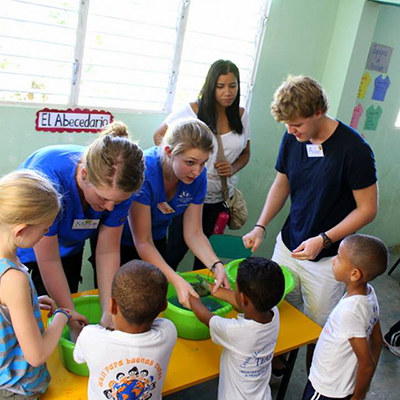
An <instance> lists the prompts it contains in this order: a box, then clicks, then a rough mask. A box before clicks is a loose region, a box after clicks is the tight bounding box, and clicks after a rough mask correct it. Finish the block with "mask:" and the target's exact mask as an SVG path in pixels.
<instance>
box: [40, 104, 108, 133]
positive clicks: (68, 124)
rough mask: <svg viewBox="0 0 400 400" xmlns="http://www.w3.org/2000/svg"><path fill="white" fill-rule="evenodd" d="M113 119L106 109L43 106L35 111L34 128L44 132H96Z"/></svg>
mask: <svg viewBox="0 0 400 400" xmlns="http://www.w3.org/2000/svg"><path fill="white" fill-rule="evenodd" d="M113 120H114V117H113V115H112V114H111V113H110V112H108V111H98V110H89V109H83V110H82V109H80V108H75V109H70V108H69V109H67V110H51V109H48V108H44V109H43V110H39V111H38V112H37V113H36V121H35V129H36V130H37V131H44V132H91V133H97V132H99V131H100V130H101V129H103V128H104V127H105V126H106V125H108V124H110V123H111V122H113Z"/></svg>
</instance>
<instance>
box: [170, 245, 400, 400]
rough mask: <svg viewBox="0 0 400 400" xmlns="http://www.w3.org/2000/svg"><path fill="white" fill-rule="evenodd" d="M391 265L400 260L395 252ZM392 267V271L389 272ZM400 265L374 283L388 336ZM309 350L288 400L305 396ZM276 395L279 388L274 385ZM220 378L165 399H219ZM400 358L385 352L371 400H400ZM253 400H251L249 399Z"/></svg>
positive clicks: (399, 300)
mask: <svg viewBox="0 0 400 400" xmlns="http://www.w3.org/2000/svg"><path fill="white" fill-rule="evenodd" d="M390 255H391V261H390V263H389V266H391V265H393V263H394V261H395V260H396V259H397V257H399V256H400V255H399V254H394V252H391V254H390ZM389 269H390V267H389V268H388V270H389ZM399 282H400V265H399V266H398V267H397V269H396V270H395V271H394V272H393V274H392V275H391V276H388V275H387V273H386V274H384V275H382V276H380V277H379V278H377V279H376V280H375V281H373V282H372V285H373V286H374V288H375V291H376V293H377V296H378V299H379V303H380V309H381V312H380V320H381V326H382V331H383V333H384V334H385V333H386V332H387V331H388V330H389V328H390V327H391V326H392V325H393V324H394V323H395V322H397V321H398V320H399V319H400V285H399ZM304 358H305V351H304V349H301V350H300V351H299V355H298V357H297V361H296V365H295V368H294V371H293V374H292V378H291V381H290V384H289V388H288V391H287V393H286V397H285V400H299V399H301V395H302V393H303V389H304V386H305V382H306V381H307V374H306V371H305V360H304ZM271 388H272V391H273V396H274V395H275V394H276V392H277V385H276V384H271ZM217 389H218V379H214V380H212V381H209V382H206V383H203V384H201V385H198V386H195V387H193V388H190V389H187V390H184V391H181V392H178V393H175V394H172V395H170V396H166V397H164V399H165V400H215V399H217ZM399 393H400V358H398V357H395V356H394V355H393V354H391V353H390V352H389V350H387V349H385V348H384V349H382V353H381V357H380V360H379V365H378V368H377V371H376V372H375V376H374V379H373V381H372V384H371V389H370V391H369V393H368V395H367V397H366V399H367V400H400V394H399ZM249 400H250V399H249Z"/></svg>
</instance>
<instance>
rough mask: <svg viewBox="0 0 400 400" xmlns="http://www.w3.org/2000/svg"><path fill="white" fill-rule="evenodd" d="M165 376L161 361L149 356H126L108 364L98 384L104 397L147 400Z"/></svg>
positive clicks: (120, 399)
mask: <svg viewBox="0 0 400 400" xmlns="http://www.w3.org/2000/svg"><path fill="white" fill-rule="evenodd" d="M162 377H163V371H162V369H161V366H160V364H159V363H156V362H155V361H153V360H150V359H147V358H139V357H137V358H135V357H134V358H131V359H128V358H126V359H125V360H119V361H116V362H113V363H112V364H109V365H107V366H106V367H105V368H104V369H103V370H102V371H101V373H100V375H99V377H98V380H97V384H98V386H99V387H100V388H101V389H102V390H103V394H104V398H106V399H115V400H146V399H150V398H151V397H152V395H153V393H152V392H153V390H154V389H155V388H156V386H157V382H159V381H160V379H162Z"/></svg>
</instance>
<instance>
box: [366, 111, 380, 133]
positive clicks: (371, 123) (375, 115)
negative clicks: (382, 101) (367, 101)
mask: <svg viewBox="0 0 400 400" xmlns="http://www.w3.org/2000/svg"><path fill="white" fill-rule="evenodd" d="M365 115H366V117H367V118H366V120H365V123H364V130H365V131H376V129H377V127H378V122H379V118H380V117H381V116H382V108H381V106H378V107H376V108H375V107H374V106H372V105H371V106H370V107H369V108H368V109H367V111H366V113H365Z"/></svg>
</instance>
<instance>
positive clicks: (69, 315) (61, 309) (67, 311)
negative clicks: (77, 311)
mask: <svg viewBox="0 0 400 400" xmlns="http://www.w3.org/2000/svg"><path fill="white" fill-rule="evenodd" d="M58 313H61V314H64V315H65V316H66V317H67V320H68V321H67V324H69V321H70V320H71V311H70V310H68V309H67V308H61V307H60V308H57V309H56V310H54V312H53V315H56V314H58Z"/></svg>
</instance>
